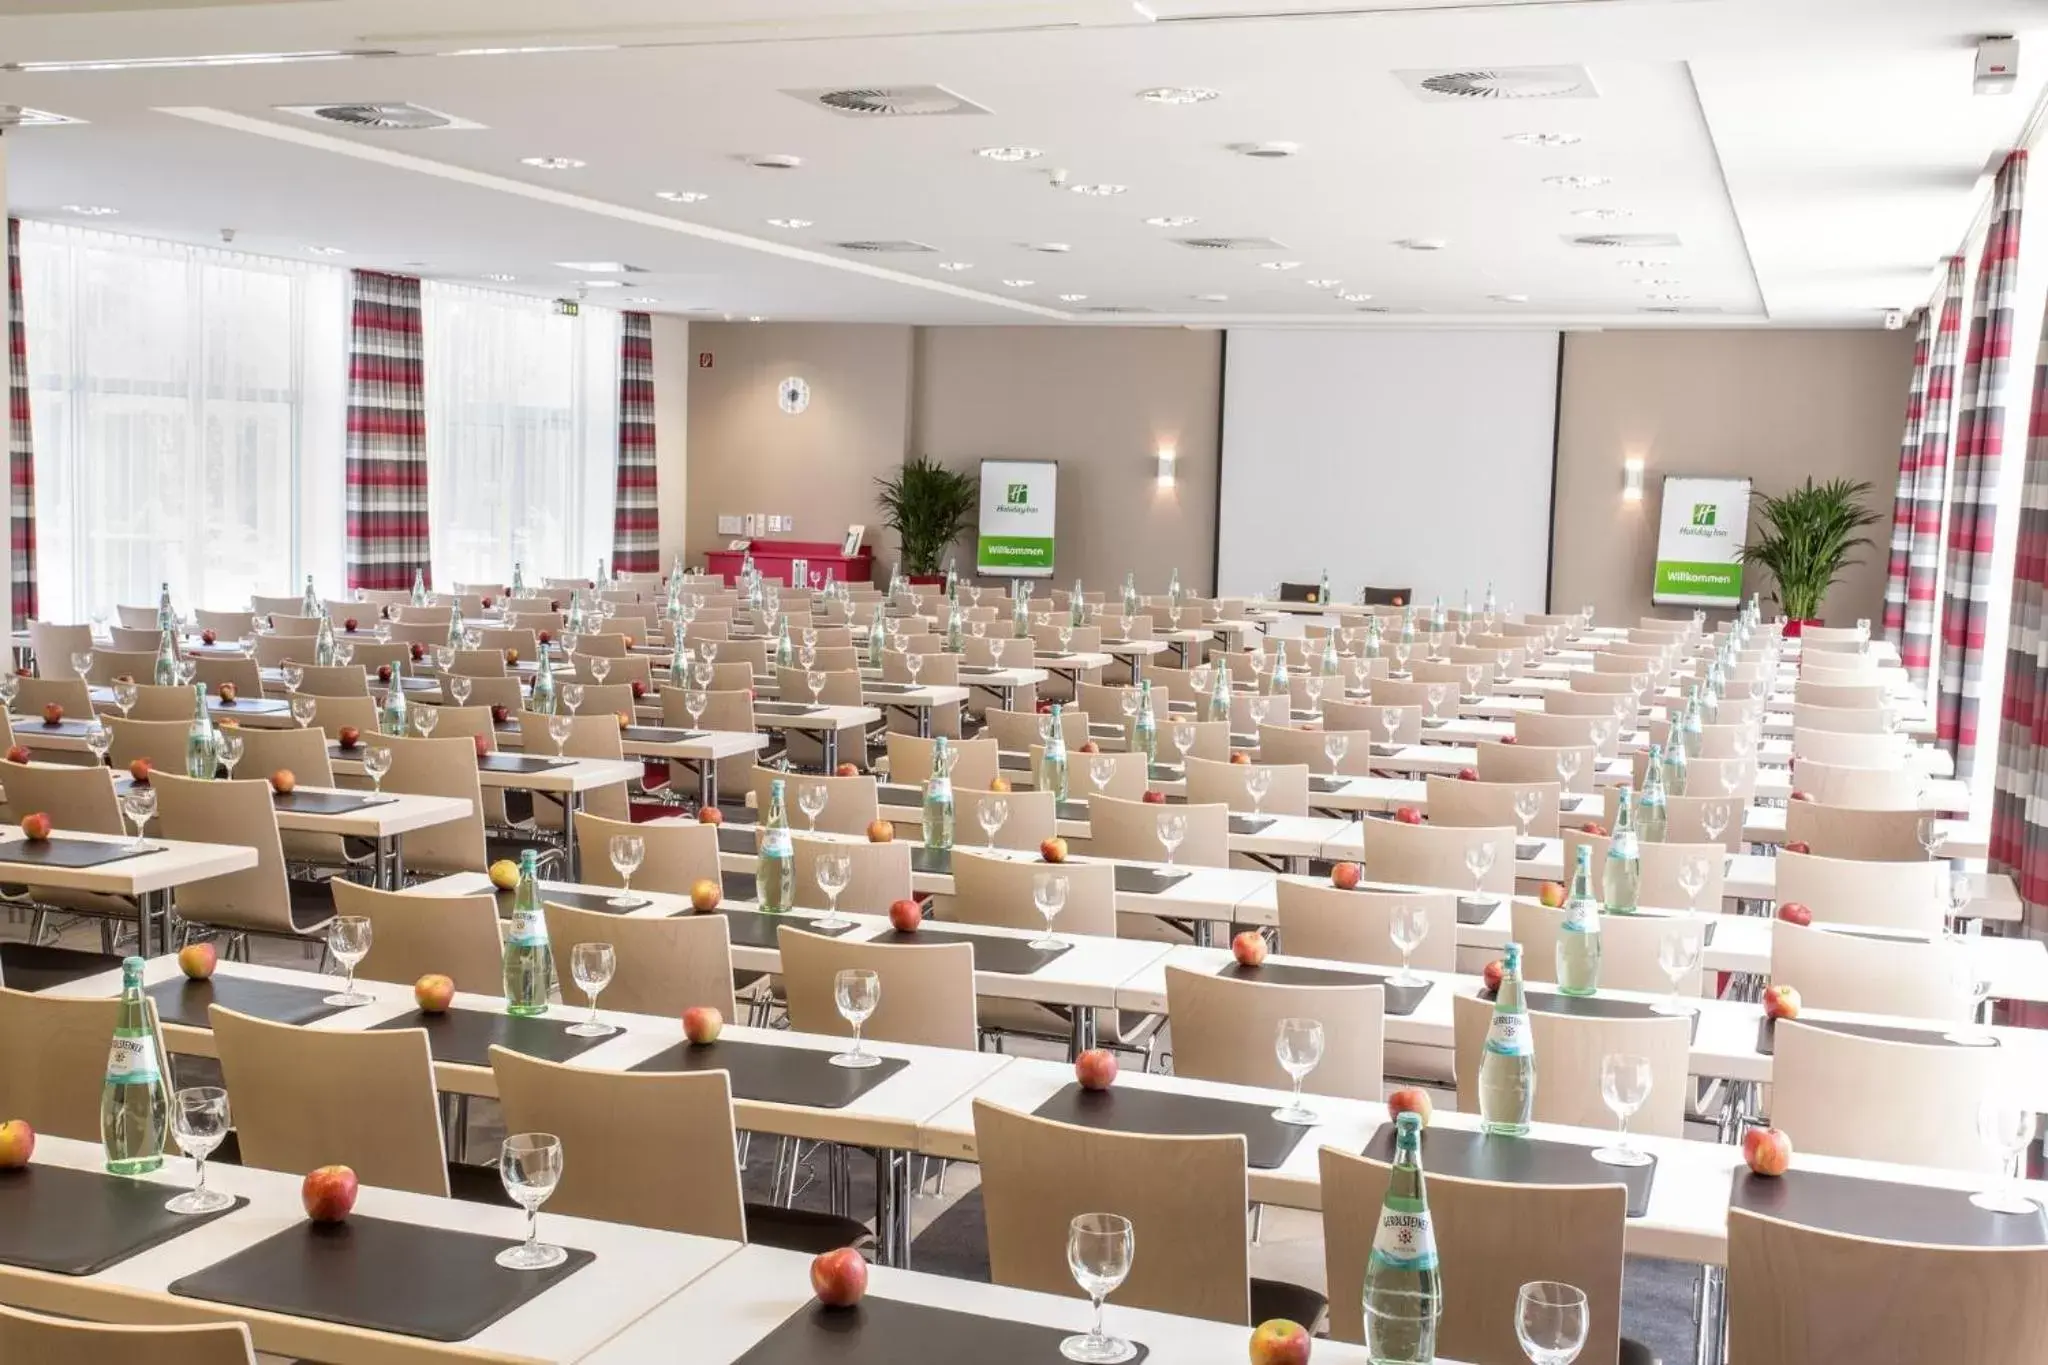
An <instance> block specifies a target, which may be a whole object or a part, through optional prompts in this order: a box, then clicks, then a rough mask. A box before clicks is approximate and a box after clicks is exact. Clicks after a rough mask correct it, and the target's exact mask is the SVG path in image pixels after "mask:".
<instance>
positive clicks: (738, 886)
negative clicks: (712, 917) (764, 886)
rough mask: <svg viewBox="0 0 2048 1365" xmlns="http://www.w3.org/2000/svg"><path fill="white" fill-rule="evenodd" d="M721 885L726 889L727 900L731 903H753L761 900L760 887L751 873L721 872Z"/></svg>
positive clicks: (719, 876) (719, 878) (719, 877)
mask: <svg viewBox="0 0 2048 1365" xmlns="http://www.w3.org/2000/svg"><path fill="white" fill-rule="evenodd" d="M718 880H719V884H720V885H721V886H723V887H724V888H725V899H727V900H729V901H751V900H756V899H759V894H760V889H761V888H760V887H759V886H758V885H756V884H755V881H754V874H753V873H751V872H720V873H719V874H718Z"/></svg>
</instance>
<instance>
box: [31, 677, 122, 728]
mask: <svg viewBox="0 0 2048 1365" xmlns="http://www.w3.org/2000/svg"><path fill="white" fill-rule="evenodd" d="M7 692H8V696H7V700H8V701H9V702H10V703H11V702H12V701H13V700H14V697H13V695H12V692H13V689H12V688H9V689H7ZM140 695H141V693H139V692H138V691H137V690H136V686H135V684H134V683H133V682H117V683H115V684H114V705H116V706H118V707H120V708H121V719H122V720H126V719H128V713H129V712H130V711H132V710H134V709H135V701H136V698H137V697H139V696H140Z"/></svg>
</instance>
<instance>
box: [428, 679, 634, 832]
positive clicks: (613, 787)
mask: <svg viewBox="0 0 2048 1365" xmlns="http://www.w3.org/2000/svg"><path fill="white" fill-rule="evenodd" d="M552 719H554V718H553V717H552V716H543V715H540V714H539V713H537V712H533V711H521V712H520V713H519V743H520V747H521V751H522V752H524V753H529V754H552V753H554V752H555V742H554V740H553V739H551V738H549V737H548V722H549V721H550V720H552ZM562 752H563V753H564V754H566V755H567V756H569V757H570V758H604V759H611V760H613V761H614V762H616V761H618V760H620V759H623V758H624V757H625V756H626V751H625V747H624V745H623V744H622V743H621V741H620V739H619V722H618V719H617V718H616V717H615V716H614V715H613V714H612V713H611V712H610V711H595V710H594V709H593V708H592V707H591V706H590V705H589V704H588V703H587V702H586V703H585V704H584V708H583V710H582V712H581V713H580V714H577V715H574V716H571V717H569V736H568V738H567V739H565V740H564V741H563V742H562ZM393 766H394V767H395V766H396V765H395V764H394V765H393ZM583 805H584V808H585V809H586V810H590V811H593V812H595V813H596V814H598V815H602V816H605V817H607V818H608V819H613V820H623V819H625V818H626V816H627V814H628V810H627V803H626V786H625V784H624V783H623V782H620V783H613V784H610V785H607V786H603V787H593V788H591V789H590V790H588V791H586V792H584V793H583ZM533 822H534V824H535V825H536V826H537V827H539V828H541V829H555V830H558V829H561V828H563V827H564V825H563V813H562V808H561V806H559V805H557V804H556V803H555V802H553V801H546V800H540V801H535V802H534V803H533Z"/></svg>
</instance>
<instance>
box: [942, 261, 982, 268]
mask: <svg viewBox="0 0 2048 1365" xmlns="http://www.w3.org/2000/svg"><path fill="white" fill-rule="evenodd" d="M939 269H941V270H972V269H974V262H972V261H940V262H939Z"/></svg>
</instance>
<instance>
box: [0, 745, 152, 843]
mask: <svg viewBox="0 0 2048 1365" xmlns="http://www.w3.org/2000/svg"><path fill="white" fill-rule="evenodd" d="M0 781H4V782H5V783H6V785H7V809H8V812H9V814H10V816H11V818H13V819H14V820H15V821H17V822H19V821H20V819H21V817H22V816H24V815H27V814H29V813H30V812H31V811H42V812H43V813H44V814H46V815H48V816H49V817H50V822H51V823H52V824H54V825H55V826H56V827H57V828H58V829H61V830H64V831H66V832H71V831H77V832H80V833H91V834H120V833H122V832H123V829H124V827H123V825H122V823H121V804H120V802H119V801H118V800H117V799H116V798H115V796H114V774H113V773H112V772H111V771H110V770H109V769H106V768H98V767H90V768H87V767H80V766H78V765H77V764H74V763H9V764H7V765H6V766H4V767H0Z"/></svg>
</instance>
